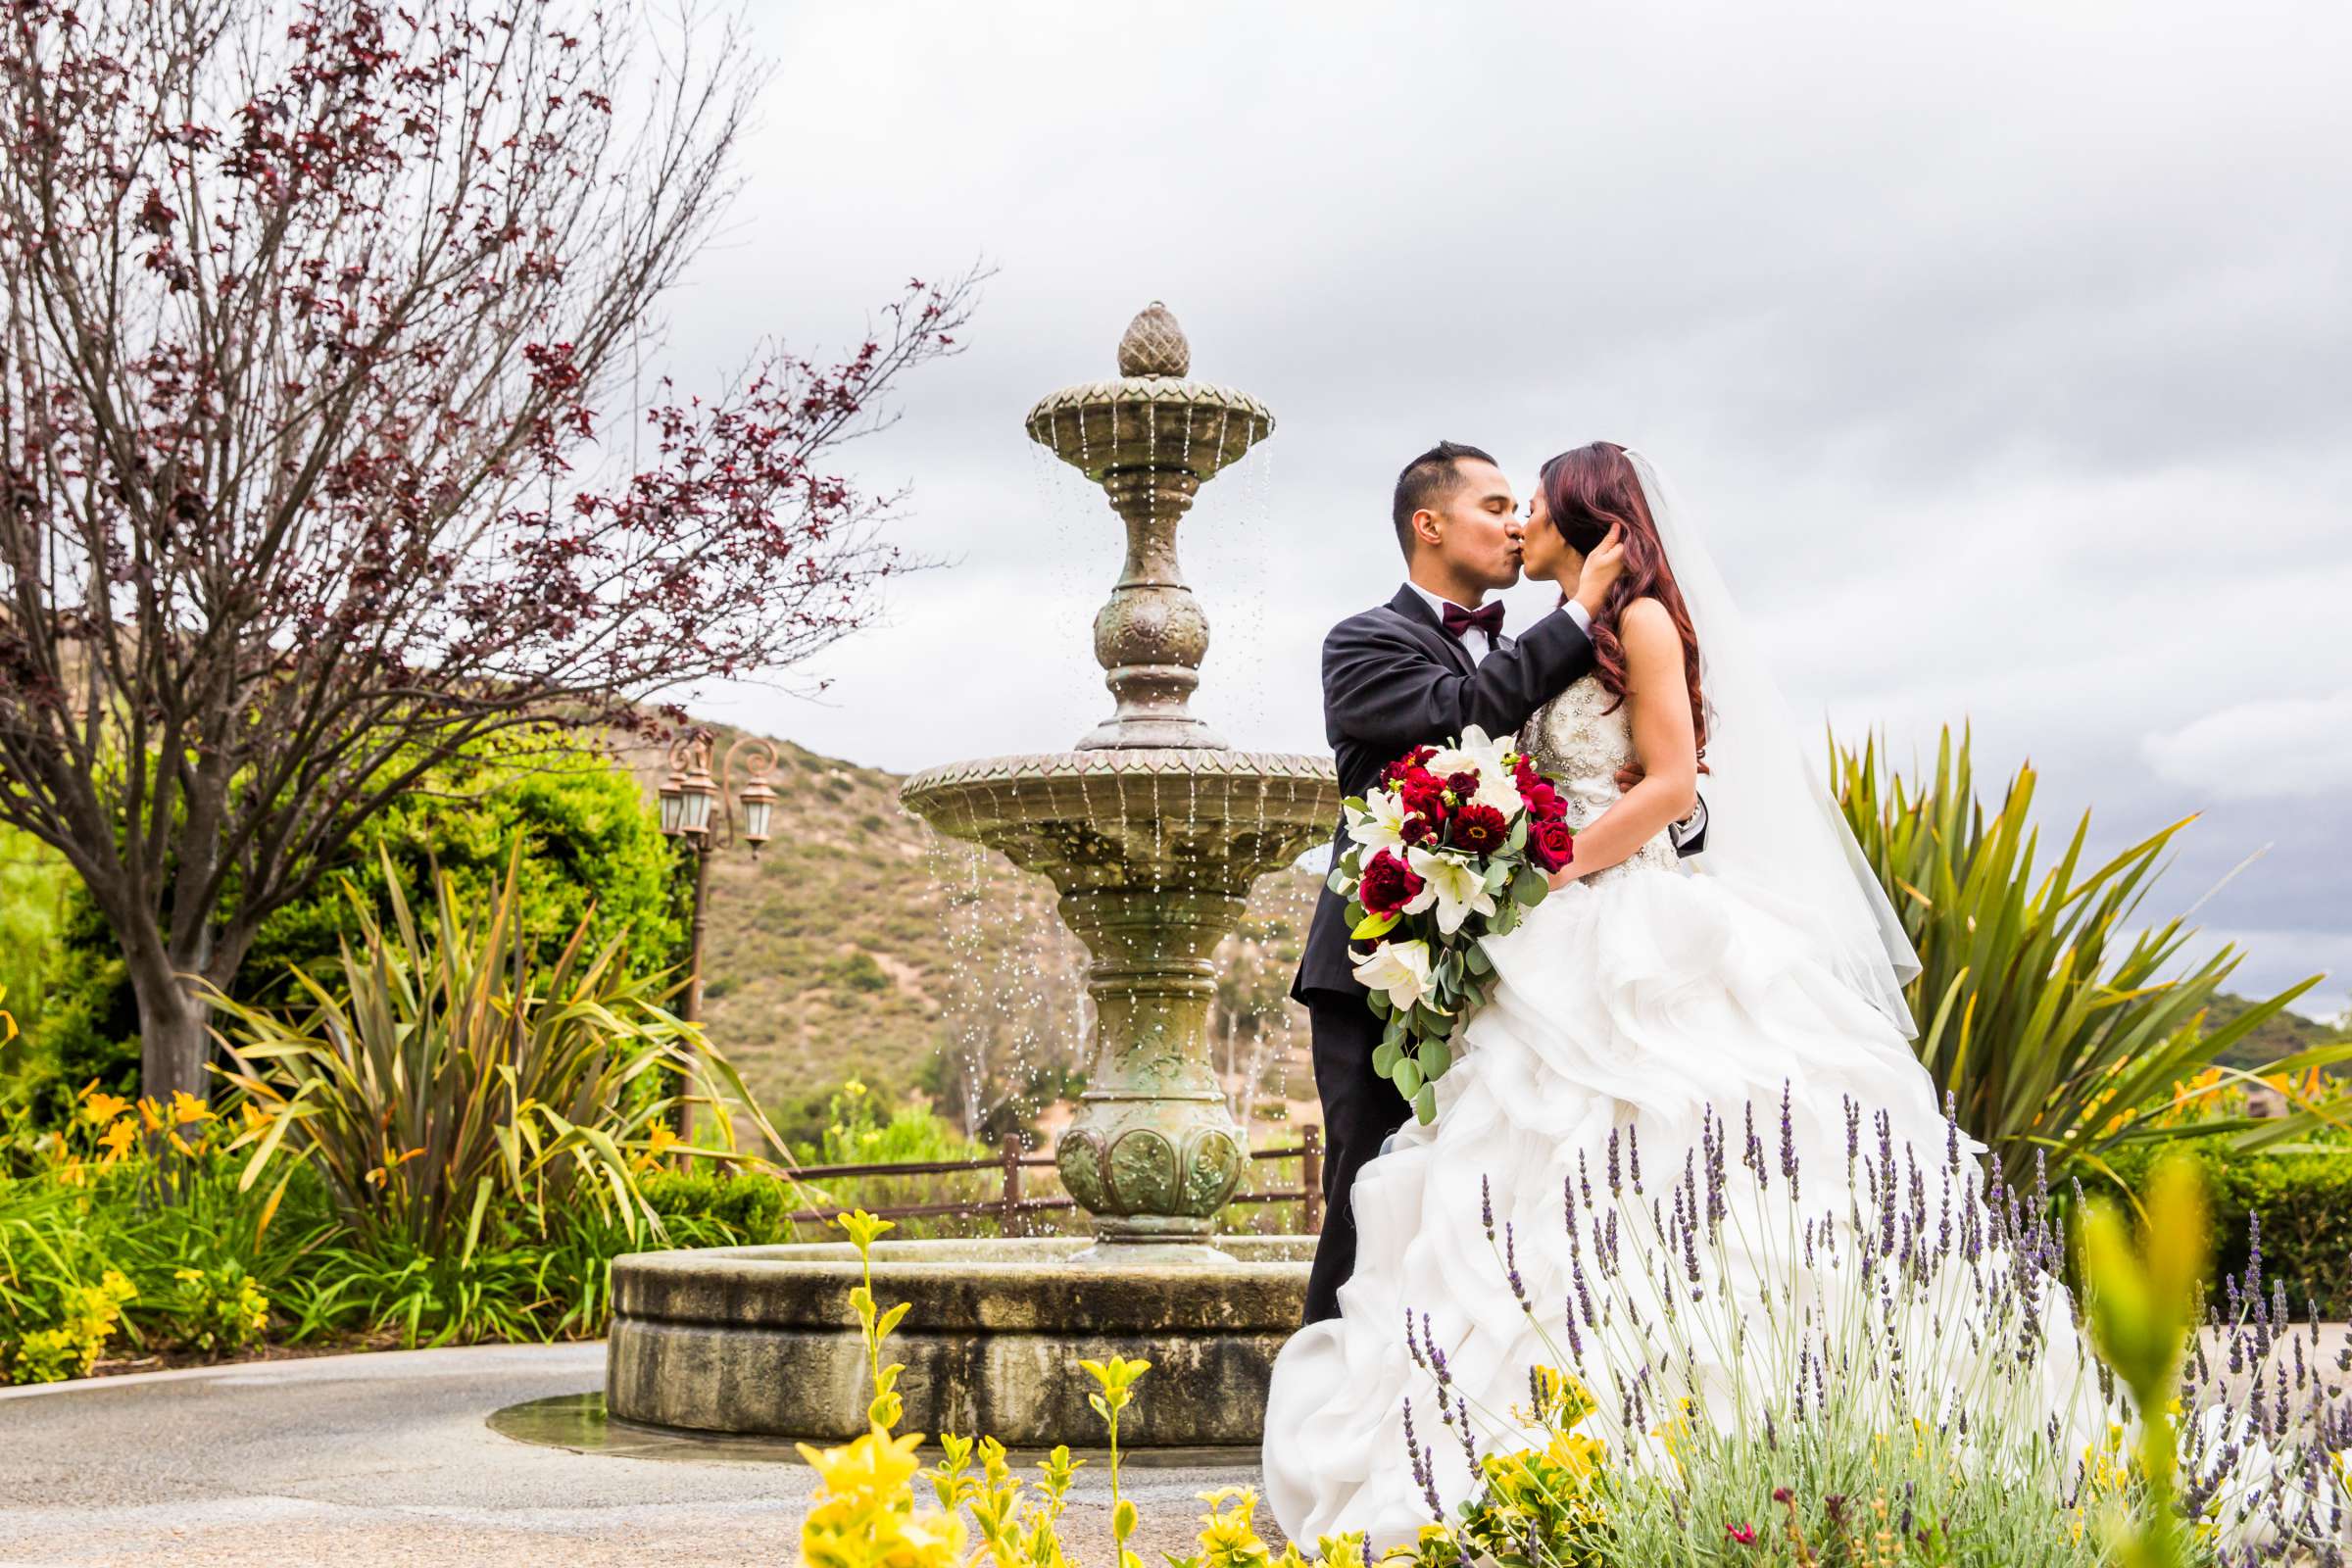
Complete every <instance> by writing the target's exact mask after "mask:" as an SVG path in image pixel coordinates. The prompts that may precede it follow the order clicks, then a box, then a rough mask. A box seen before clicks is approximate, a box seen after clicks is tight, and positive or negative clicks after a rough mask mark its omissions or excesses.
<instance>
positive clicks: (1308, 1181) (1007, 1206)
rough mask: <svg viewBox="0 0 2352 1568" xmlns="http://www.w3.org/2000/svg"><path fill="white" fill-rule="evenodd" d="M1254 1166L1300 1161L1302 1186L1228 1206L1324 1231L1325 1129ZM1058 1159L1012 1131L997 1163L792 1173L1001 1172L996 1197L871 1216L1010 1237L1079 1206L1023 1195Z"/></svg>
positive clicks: (825, 1215) (1260, 1154)
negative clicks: (1267, 1212)
mask: <svg viewBox="0 0 2352 1568" xmlns="http://www.w3.org/2000/svg"><path fill="white" fill-rule="evenodd" d="M1250 1159H1251V1161H1252V1162H1254V1161H1257V1160H1261V1159H1295V1160H1298V1161H1299V1185H1298V1186H1297V1187H1277V1188H1271V1189H1268V1190H1265V1191H1262V1192H1249V1193H1236V1194H1234V1195H1233V1197H1232V1198H1231V1199H1229V1200H1227V1201H1228V1203H1298V1204H1299V1205H1300V1207H1301V1208H1302V1209H1303V1211H1304V1219H1303V1223H1304V1225H1305V1228H1306V1231H1307V1233H1308V1234H1309V1235H1315V1234H1319V1233H1320V1232H1321V1231H1322V1229H1323V1129H1322V1128H1320V1127H1314V1126H1308V1127H1305V1128H1302V1129H1300V1135H1299V1142H1298V1143H1297V1144H1295V1145H1293V1146H1291V1147H1290V1148H1287V1149H1253V1150H1251V1151H1250ZM1053 1168H1054V1156H1053V1155H1052V1154H1048V1153H1030V1152H1027V1151H1026V1150H1024V1149H1023V1148H1022V1147H1021V1140H1020V1135H1019V1134H1017V1133H1007V1134H1006V1135H1005V1143H1004V1146H1003V1149H1002V1151H1001V1152H1000V1153H999V1154H998V1156H997V1157H996V1158H995V1159H927V1160H908V1161H907V1162H906V1163H904V1164H897V1165H890V1164H882V1165H804V1166H802V1167H801V1168H799V1169H797V1170H795V1171H793V1172H792V1177H793V1179H794V1180H795V1181H797V1182H810V1183H821V1182H826V1181H848V1180H853V1179H856V1178H858V1177H871V1176H893V1177H902V1176H952V1175H958V1174H963V1173H966V1172H971V1171H995V1172H997V1173H998V1174H999V1175H1000V1176H1001V1177H1002V1178H1003V1180H1004V1185H1003V1187H1002V1189H1001V1190H1000V1191H999V1193H998V1196H996V1197H995V1198H981V1199H970V1200H966V1201H963V1202H957V1203H894V1204H889V1205H886V1206H884V1207H881V1208H869V1209H868V1210H867V1212H868V1213H870V1214H873V1215H874V1216H875V1217H877V1218H879V1219H935V1218H940V1219H944V1218H947V1217H949V1216H951V1215H953V1216H956V1217H959V1218H969V1219H986V1218H994V1219H995V1220H996V1222H997V1224H998V1227H999V1228H1000V1229H1001V1230H1002V1231H1004V1233H1005V1235H1008V1236H1009V1235H1013V1234H1016V1233H1017V1232H1018V1230H1019V1228H1020V1221H1021V1216H1022V1215H1024V1214H1039V1213H1044V1212H1046V1211H1048V1210H1050V1209H1057V1208H1076V1207H1077V1206H1078V1205H1077V1203H1076V1202H1075V1201H1072V1200H1070V1199H1067V1198H1030V1197H1027V1196H1025V1195H1024V1194H1023V1192H1022V1187H1021V1172H1022V1171H1024V1170H1052V1169H1053ZM857 1206H858V1205H856V1204H844V1205H841V1206H838V1207H833V1208H803V1209H796V1210H794V1211H793V1212H792V1213H790V1214H787V1215H786V1216H784V1217H785V1218H786V1219H787V1220H790V1221H791V1222H793V1223H794V1224H797V1225H819V1224H826V1223H829V1222H830V1221H832V1220H834V1219H837V1218H839V1217H840V1216H841V1215H843V1214H846V1213H848V1212H849V1211H850V1209H851V1208H854V1207H857Z"/></svg>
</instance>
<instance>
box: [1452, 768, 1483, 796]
mask: <svg viewBox="0 0 2352 1568" xmlns="http://www.w3.org/2000/svg"><path fill="white" fill-rule="evenodd" d="M1446 788H1447V789H1449V790H1451V791H1453V793H1454V794H1455V795H1456V796H1458V797H1459V798H1460V799H1462V800H1465V801H1466V800H1468V799H1469V798H1470V797H1471V796H1473V795H1476V794H1477V793H1478V770H1477V769H1476V768H1471V767H1465V768H1463V769H1462V770H1461V771H1460V772H1459V773H1448V774H1446Z"/></svg>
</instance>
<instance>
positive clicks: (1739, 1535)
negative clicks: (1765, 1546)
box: [1723, 1524, 1756, 1546]
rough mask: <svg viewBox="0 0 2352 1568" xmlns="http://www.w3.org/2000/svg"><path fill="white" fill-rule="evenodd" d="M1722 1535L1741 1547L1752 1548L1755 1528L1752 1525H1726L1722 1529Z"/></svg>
mask: <svg viewBox="0 0 2352 1568" xmlns="http://www.w3.org/2000/svg"><path fill="white" fill-rule="evenodd" d="M1723 1533H1724V1534H1725V1535H1727V1536H1730V1537H1731V1538H1732V1540H1734V1541H1735V1542H1738V1543H1739V1544H1740V1545H1742V1546H1752V1545H1754V1544H1756V1527H1755V1526H1754V1525H1732V1524H1727V1525H1725V1526H1724V1527H1723Z"/></svg>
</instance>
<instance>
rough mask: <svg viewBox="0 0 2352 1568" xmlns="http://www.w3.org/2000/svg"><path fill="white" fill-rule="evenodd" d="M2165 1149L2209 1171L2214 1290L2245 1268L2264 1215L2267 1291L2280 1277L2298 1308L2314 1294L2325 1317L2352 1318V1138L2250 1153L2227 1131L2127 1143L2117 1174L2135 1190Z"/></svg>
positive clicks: (2299, 1310)
mask: <svg viewBox="0 0 2352 1568" xmlns="http://www.w3.org/2000/svg"><path fill="white" fill-rule="evenodd" d="M2168 1149H2171V1150H2178V1151H2180V1152H2182V1153H2184V1154H2186V1155H2188V1156H2189V1157H2190V1158H2192V1159H2194V1160H2195V1161H2196V1162H2197V1163H2198V1165H2199V1166H2200V1167H2202V1169H2203V1170H2204V1173H2205V1184H2206V1190H2207V1192H2208V1193H2210V1194H2211V1196H2212V1201H2213V1220H2214V1242H2215V1250H2216V1263H2217V1269H2216V1274H2215V1290H2216V1291H2217V1292H2219V1291H2220V1289H2221V1285H2220V1282H2221V1280H2222V1279H2223V1278H2229V1277H2242V1276H2243V1275H2244V1273H2245V1269H2246V1263H2247V1253H2248V1250H2249V1244H2250V1241H2251V1237H2252V1229H2251V1224H2250V1221H2251V1220H2252V1219H2253V1218H2254V1217H2255V1216H2257V1215H2259V1216H2260V1217H2261V1220H2262V1275H2263V1281H2264V1289H2265V1290H2266V1292H2267V1291H2268V1289H2269V1283H2270V1282H2271V1281H2273V1280H2282V1281H2284V1282H2285V1285H2286V1297H2287V1301H2288V1304H2289V1306H2290V1308H2291V1310H2293V1311H2294V1312H2295V1313H2296V1314H2297V1315H2300V1314H2302V1312H2303V1311H2304V1310H2305V1309H2306V1307H2307V1305H2308V1303H2309V1302H2311V1301H2313V1300H2317V1301H2318V1302H2319V1306H2320V1312H2321V1314H2322V1315H2323V1316H2324V1317H2327V1318H2328V1319H2330V1320H2342V1319H2345V1318H2352V1143H2343V1144H2321V1145H2306V1146H2303V1148H2302V1149H2301V1150H2299V1151H2298V1152H2291V1153H2257V1154H2247V1153H2238V1152H2233V1151H2231V1149H2230V1148H2229V1140H2227V1139H2225V1138H2194V1139H2186V1140H2183V1141H2182V1142H2180V1143H2178V1144H2173V1145H2155V1146H2143V1147H2139V1148H2134V1149H2129V1150H2125V1151H2123V1152H2121V1153H2120V1155H2119V1157H2118V1158H2117V1159H2116V1160H2115V1161H2114V1162H2113V1163H2114V1166H2115V1170H2116V1174H2117V1175H2118V1176H2121V1177H2122V1178H2123V1179H2124V1181H2125V1182H2126V1183H2127V1184H2128V1185H2130V1186H2131V1188H2132V1189H2133V1190H2134V1191H2137V1190H2139V1189H2141V1188H2142V1187H2143V1186H2144V1185H2145V1182H2146V1179H2147V1174H2148V1172H2149V1170H2150V1169H2151V1168H2152V1167H2153V1166H2154V1164H2155V1162H2156V1160H2157V1159H2158V1158H2160V1157H2162V1156H2163V1155H2164V1153H2165V1152H2167V1150H2168ZM2215 1299H2216V1301H2217V1302H2218V1301H2220V1300H2221V1299H2222V1298H2221V1297H2220V1296H2218V1295H2217V1296H2216V1298H2215Z"/></svg>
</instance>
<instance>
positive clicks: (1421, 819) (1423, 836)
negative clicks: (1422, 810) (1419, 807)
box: [1397, 816, 1438, 844]
mask: <svg viewBox="0 0 2352 1568" xmlns="http://www.w3.org/2000/svg"><path fill="white" fill-rule="evenodd" d="M1397 837H1398V838H1400V839H1402V840H1404V842H1405V843H1407V844H1435V843H1436V842H1437V839H1438V830H1437V826H1436V824H1434V823H1432V822H1431V821H1430V819H1429V818H1428V817H1426V816H1408V817H1406V818H1405V819H1404V825H1403V826H1401V827H1399V828H1398V829H1397Z"/></svg>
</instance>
